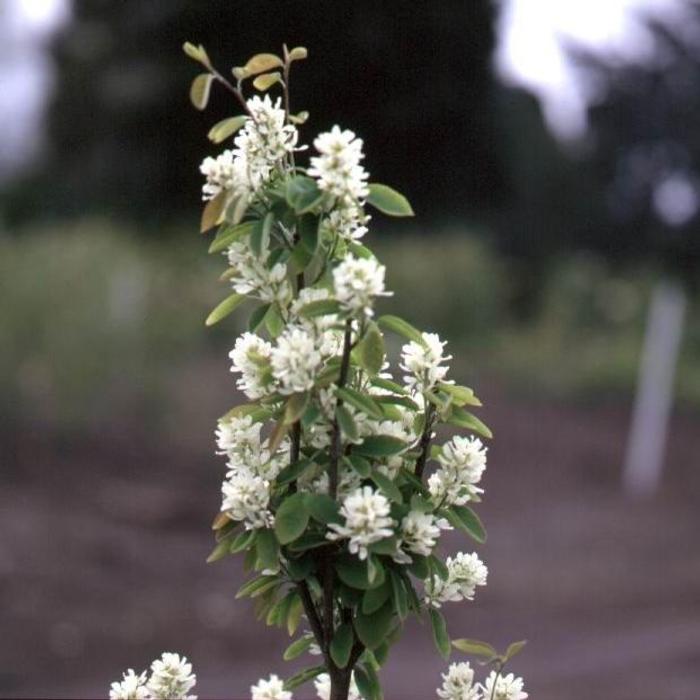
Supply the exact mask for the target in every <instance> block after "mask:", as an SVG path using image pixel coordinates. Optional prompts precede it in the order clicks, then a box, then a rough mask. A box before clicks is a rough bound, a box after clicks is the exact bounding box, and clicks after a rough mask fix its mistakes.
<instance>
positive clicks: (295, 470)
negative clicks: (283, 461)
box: [275, 459, 314, 486]
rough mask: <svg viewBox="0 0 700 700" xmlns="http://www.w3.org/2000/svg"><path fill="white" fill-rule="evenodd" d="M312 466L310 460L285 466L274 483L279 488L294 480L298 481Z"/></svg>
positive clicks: (312, 463) (302, 460)
mask: <svg viewBox="0 0 700 700" xmlns="http://www.w3.org/2000/svg"><path fill="white" fill-rule="evenodd" d="M313 465H314V462H313V460H311V459H300V460H299V461H298V462H294V463H293V464H289V465H287V466H286V467H285V468H284V469H282V471H281V472H280V473H279V474H278V475H277V478H276V479H275V482H276V483H277V484H278V485H279V486H284V484H288V483H290V482H291V481H294V480H295V479H298V478H299V477H300V476H301V475H302V474H303V473H304V472H305V471H306V470H307V469H309V467H312V466H313Z"/></svg>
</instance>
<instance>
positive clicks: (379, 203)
mask: <svg viewBox="0 0 700 700" xmlns="http://www.w3.org/2000/svg"><path fill="white" fill-rule="evenodd" d="M367 202H369V204H371V205H372V206H373V207H376V208H377V209H379V211H381V212H383V213H384V214H388V215H389V216H413V209H411V205H410V204H409V203H408V200H407V199H406V197H404V196H403V195H402V194H401V193H400V192H397V191H396V190H394V189H392V188H391V187H388V186H387V185H380V184H379V183H378V182H371V183H370V185H369V196H368V197H367Z"/></svg>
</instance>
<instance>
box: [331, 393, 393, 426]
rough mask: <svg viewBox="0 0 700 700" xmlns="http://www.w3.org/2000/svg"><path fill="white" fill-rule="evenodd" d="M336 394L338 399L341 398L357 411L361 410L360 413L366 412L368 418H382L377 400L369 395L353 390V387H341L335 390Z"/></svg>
mask: <svg viewBox="0 0 700 700" xmlns="http://www.w3.org/2000/svg"><path fill="white" fill-rule="evenodd" d="M336 395H337V396H338V398H339V399H342V400H343V401H345V402H346V403H349V404H350V405H351V406H354V407H355V408H356V409H357V410H358V411H362V413H364V414H366V415H367V416H369V417H370V418H376V419H377V420H382V418H384V414H383V413H382V409H381V408H380V407H379V406H378V404H377V402H376V401H374V400H373V399H372V398H370V397H369V396H365V395H364V394H361V393H360V392H359V391H355V389H350V388H348V387H342V388H339V389H338V390H337V391H336Z"/></svg>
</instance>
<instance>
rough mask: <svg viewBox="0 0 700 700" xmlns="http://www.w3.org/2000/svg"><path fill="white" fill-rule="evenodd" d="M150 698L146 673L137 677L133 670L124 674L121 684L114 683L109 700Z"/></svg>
mask: <svg viewBox="0 0 700 700" xmlns="http://www.w3.org/2000/svg"><path fill="white" fill-rule="evenodd" d="M148 696H149V692H148V688H147V687H146V672H145V671H144V672H143V673H141V674H139V675H138V676H137V675H136V674H135V673H134V669H133V668H130V669H129V670H128V671H127V672H126V673H125V674H124V676H123V678H122V680H121V682H119V681H115V682H114V683H112V687H111V689H110V691H109V700H146V699H147V698H148Z"/></svg>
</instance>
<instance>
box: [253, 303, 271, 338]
mask: <svg viewBox="0 0 700 700" xmlns="http://www.w3.org/2000/svg"><path fill="white" fill-rule="evenodd" d="M271 306H272V304H262V305H261V306H258V308H257V309H255V310H254V311H253V313H252V314H250V318H249V319H248V330H249V331H250V332H251V333H255V331H256V330H257V329H258V328H259V327H260V324H261V323H262V322H263V320H264V318H265V315H266V314H267V312H268V311H269V310H270V307H271Z"/></svg>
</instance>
